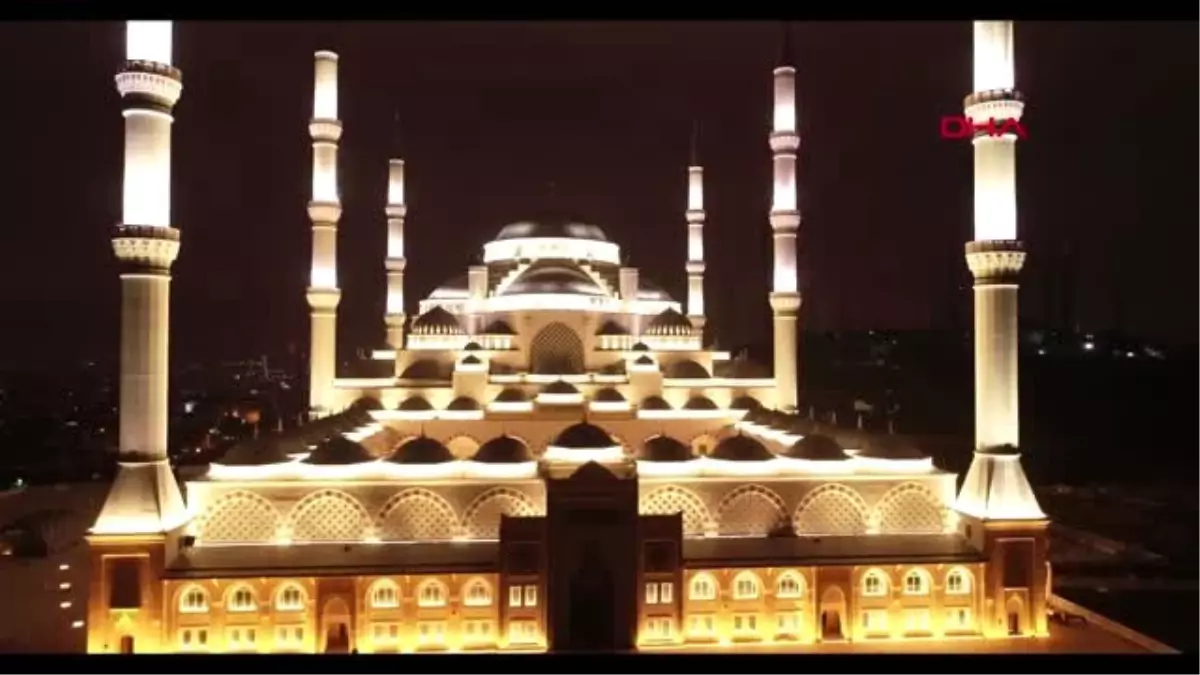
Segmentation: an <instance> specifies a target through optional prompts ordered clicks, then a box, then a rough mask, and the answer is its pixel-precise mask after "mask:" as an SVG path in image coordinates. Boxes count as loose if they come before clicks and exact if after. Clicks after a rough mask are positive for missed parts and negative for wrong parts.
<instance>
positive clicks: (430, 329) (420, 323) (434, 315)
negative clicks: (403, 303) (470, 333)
mask: <svg viewBox="0 0 1200 675" xmlns="http://www.w3.org/2000/svg"><path fill="white" fill-rule="evenodd" d="M412 332H413V334H414V335H465V333H464V332H463V328H462V324H460V323H459V322H458V318H457V317H455V316H454V315H453V314H451V313H450V312H448V311H446V309H445V308H443V307H442V306H441V305H439V306H437V307H434V308H433V309H431V310H429V311H428V312H425V313H424V314H422V315H421V316H418V317H417V318H416V319H413V323H412Z"/></svg>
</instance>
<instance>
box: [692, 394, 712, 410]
mask: <svg viewBox="0 0 1200 675" xmlns="http://www.w3.org/2000/svg"><path fill="white" fill-rule="evenodd" d="M683 409H684V410H720V408H718V407H717V404H716V403H713V400H712V399H711V398H709V397H707V396H693V397H691V398H689V399H688V400H687V403H684V404H683Z"/></svg>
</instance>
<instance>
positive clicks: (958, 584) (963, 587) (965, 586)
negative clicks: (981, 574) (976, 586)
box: [946, 569, 971, 595]
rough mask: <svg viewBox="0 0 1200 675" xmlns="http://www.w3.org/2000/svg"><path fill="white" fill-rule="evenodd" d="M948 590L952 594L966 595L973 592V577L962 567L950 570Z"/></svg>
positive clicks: (947, 576) (947, 577) (947, 579)
mask: <svg viewBox="0 0 1200 675" xmlns="http://www.w3.org/2000/svg"><path fill="white" fill-rule="evenodd" d="M946 592H947V593H949V594H951V595H966V594H967V593H970V592H971V578H970V577H969V576H968V575H967V573H966V571H964V570H961V569H955V570H950V574H948V575H946Z"/></svg>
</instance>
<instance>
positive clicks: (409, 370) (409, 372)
mask: <svg viewBox="0 0 1200 675" xmlns="http://www.w3.org/2000/svg"><path fill="white" fill-rule="evenodd" d="M450 369H451V365H450V364H448V363H441V362H440V361H435V360H434V359H420V360H417V361H413V362H412V363H410V364H408V366H407V367H405V369H404V371H403V372H402V373H400V379H402V380H448V379H450V377H451V373H450Z"/></svg>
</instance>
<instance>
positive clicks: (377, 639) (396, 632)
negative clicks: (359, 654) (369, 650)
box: [371, 623, 400, 650]
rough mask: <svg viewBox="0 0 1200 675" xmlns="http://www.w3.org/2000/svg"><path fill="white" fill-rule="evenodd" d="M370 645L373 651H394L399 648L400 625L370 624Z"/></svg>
mask: <svg viewBox="0 0 1200 675" xmlns="http://www.w3.org/2000/svg"><path fill="white" fill-rule="evenodd" d="M371 644H372V645H374V646H375V649H385V650H386V649H395V648H397V647H399V646H400V624H398V623H373V624H371Z"/></svg>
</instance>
